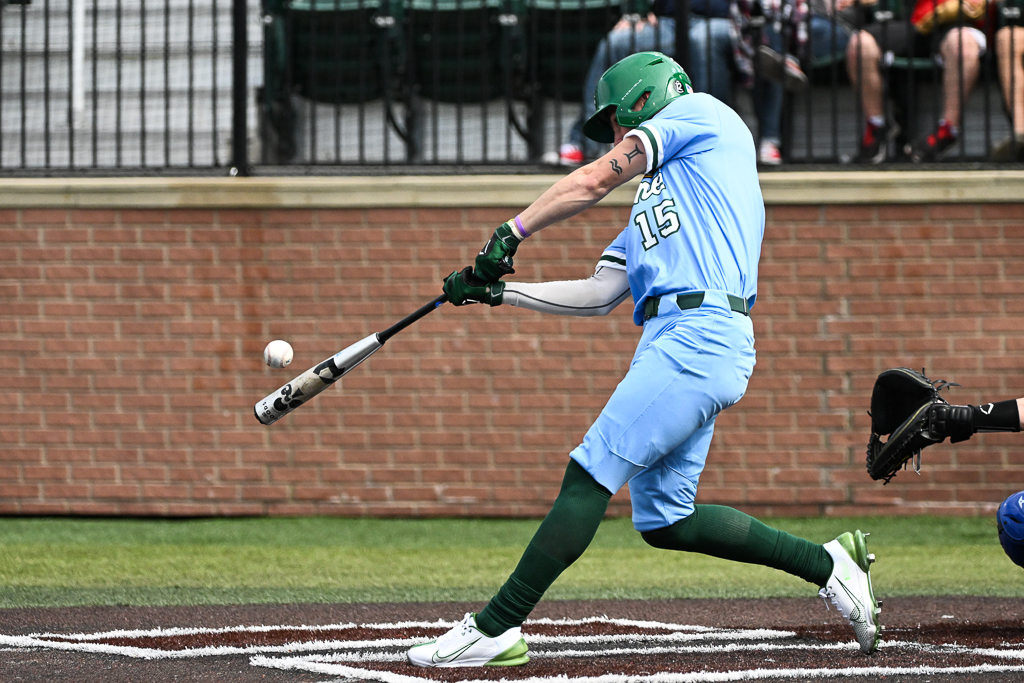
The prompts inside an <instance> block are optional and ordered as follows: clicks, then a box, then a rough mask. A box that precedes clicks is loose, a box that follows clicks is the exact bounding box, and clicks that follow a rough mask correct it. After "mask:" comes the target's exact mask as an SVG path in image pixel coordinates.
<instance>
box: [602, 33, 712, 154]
mask: <svg viewBox="0 0 1024 683" xmlns="http://www.w3.org/2000/svg"><path fill="white" fill-rule="evenodd" d="M692 92H693V85H692V84H691V83H690V77H689V76H687V75H686V72H685V71H683V67H681V66H679V64H677V63H676V61H675V60H674V59H672V58H671V57H669V56H667V55H663V54H662V53H660V52H637V53H636V54H633V55H630V56H629V57H626V58H625V59H623V60H620V61H618V62H616V63H615V64H612V65H611V67H609V69H608V70H607V71H605V72H604V75H603V76H601V80H600V81H598V82H597V90H596V91H595V92H594V106H595V107H596V108H597V111H595V112H594V113H593V114H592V115H591V116H590V118H589V119H587V122H586V123H585V124H583V134H584V135H586V136H587V137H588V138H590V139H591V140H596V141H598V142H615V132H614V131H613V130H612V126H611V123H610V122H609V120H608V117H609V116H610V115H611V113H610V112H608V111H607V110H608V109H610V108H614V110H615V111H614V116H615V118H616V120H617V121H618V122H619V125H620V126H623V127H625V128H636V127H637V126H639V125H640V124H641V123H643V122H644V121H646V120H647V119H649V118H651V117H652V116H654V115H655V114H657V113H658V112H659V111H661V110H662V109H664V108H665V106H666V105H667V104H668V103H669V102H671V101H672V100H674V99H676V98H677V97H682V96H683V95H686V94H689V93H692ZM644 93H650V97H648V98H647V102H646V103H645V104H644V106H643V107H641V108H640V110H639V111H633V106H634V105H635V104H636V103H637V101H638V100H639V99H640V98H641V97H643V96H644Z"/></svg>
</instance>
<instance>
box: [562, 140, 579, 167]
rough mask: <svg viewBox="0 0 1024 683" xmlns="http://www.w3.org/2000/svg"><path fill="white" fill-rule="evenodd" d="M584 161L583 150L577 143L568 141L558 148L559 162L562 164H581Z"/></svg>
mask: <svg viewBox="0 0 1024 683" xmlns="http://www.w3.org/2000/svg"><path fill="white" fill-rule="evenodd" d="M583 161H584V159H583V150H582V149H580V148H579V147H577V146H576V145H573V144H571V143H568V142H567V143H565V144H564V145H562V146H561V147H559V148H558V163H559V164H561V165H562V166H581V165H582V164H583Z"/></svg>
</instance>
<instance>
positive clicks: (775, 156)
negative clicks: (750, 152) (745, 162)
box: [757, 140, 782, 166]
mask: <svg viewBox="0 0 1024 683" xmlns="http://www.w3.org/2000/svg"><path fill="white" fill-rule="evenodd" d="M757 163H759V164H765V165H766V166H778V165H779V164H781V163H782V152H781V151H779V146H778V145H777V144H775V143H774V142H772V141H771V140H761V145H760V147H758V149H757Z"/></svg>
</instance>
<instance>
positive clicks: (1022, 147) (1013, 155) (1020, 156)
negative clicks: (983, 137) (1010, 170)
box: [992, 133, 1024, 161]
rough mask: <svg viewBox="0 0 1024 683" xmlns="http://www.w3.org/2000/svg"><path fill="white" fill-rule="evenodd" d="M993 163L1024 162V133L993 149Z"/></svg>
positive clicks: (1007, 139) (1006, 140)
mask: <svg viewBox="0 0 1024 683" xmlns="http://www.w3.org/2000/svg"><path fill="white" fill-rule="evenodd" d="M1015 147H1016V149H1015ZM992 161H1024V133H1016V134H1015V135H1013V136H1012V137H1008V138H1006V139H1005V140H1003V141H1002V142H1000V143H999V144H998V145H996V146H995V147H993V148H992Z"/></svg>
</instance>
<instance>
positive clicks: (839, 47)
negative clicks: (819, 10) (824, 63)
mask: <svg viewBox="0 0 1024 683" xmlns="http://www.w3.org/2000/svg"><path fill="white" fill-rule="evenodd" d="M834 30H835V33H834V34H833V23H832V19H831V18H829V17H824V16H821V15H819V14H812V15H811V30H810V34H811V57H812V58H813V59H816V60H817V59H822V58H823V57H828V56H829V55H833V56H834V57H835V58H836V59H842V58H843V56H844V55H845V54H846V45H847V43H849V42H850V31H849V29H847V28H846V26H844V25H843V24H841V23H839V22H838V21H837V22H835V29H834Z"/></svg>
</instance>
